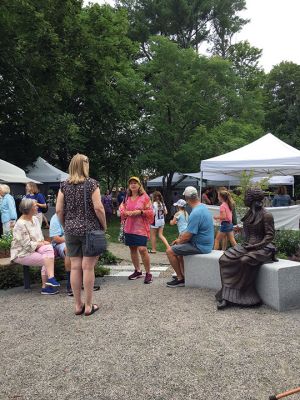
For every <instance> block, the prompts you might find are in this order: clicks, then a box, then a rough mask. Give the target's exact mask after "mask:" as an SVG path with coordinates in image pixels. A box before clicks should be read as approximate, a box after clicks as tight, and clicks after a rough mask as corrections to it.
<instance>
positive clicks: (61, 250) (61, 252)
mask: <svg viewBox="0 0 300 400" xmlns="http://www.w3.org/2000/svg"><path fill="white" fill-rule="evenodd" d="M52 246H53V249H54V255H55V257H59V258H65V256H66V254H65V248H66V243H58V244H55V245H52Z"/></svg>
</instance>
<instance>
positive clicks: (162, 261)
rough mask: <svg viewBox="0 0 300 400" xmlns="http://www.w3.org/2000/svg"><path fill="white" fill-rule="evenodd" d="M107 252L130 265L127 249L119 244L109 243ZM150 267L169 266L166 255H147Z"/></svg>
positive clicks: (159, 253)
mask: <svg viewBox="0 0 300 400" xmlns="http://www.w3.org/2000/svg"><path fill="white" fill-rule="evenodd" d="M108 250H109V251H111V252H112V253H113V254H114V255H115V256H116V257H118V258H120V259H122V260H124V261H126V262H130V263H131V258H130V252H129V248H128V247H127V246H125V245H124V244H121V243H109V247H108ZM149 255H150V260H151V264H152V265H170V263H169V260H168V257H167V256H166V253H161V252H157V253H156V254H149Z"/></svg>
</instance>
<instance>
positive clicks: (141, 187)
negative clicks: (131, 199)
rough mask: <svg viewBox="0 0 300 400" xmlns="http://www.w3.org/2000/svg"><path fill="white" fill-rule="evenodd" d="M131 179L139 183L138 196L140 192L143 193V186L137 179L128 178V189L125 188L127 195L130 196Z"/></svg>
mask: <svg viewBox="0 0 300 400" xmlns="http://www.w3.org/2000/svg"><path fill="white" fill-rule="evenodd" d="M131 181H136V182H137V184H138V185H139V189H138V195H139V196H141V195H142V194H144V193H145V189H144V188H143V185H142V184H141V183H140V182H139V181H137V180H136V179H130V180H129V182H128V189H127V195H128V196H132V191H131V189H130V182H131Z"/></svg>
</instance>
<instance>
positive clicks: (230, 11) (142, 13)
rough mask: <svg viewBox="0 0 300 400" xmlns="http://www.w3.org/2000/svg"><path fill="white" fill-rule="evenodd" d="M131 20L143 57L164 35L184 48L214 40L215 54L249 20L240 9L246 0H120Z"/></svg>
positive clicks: (132, 34)
mask: <svg viewBox="0 0 300 400" xmlns="http://www.w3.org/2000/svg"><path fill="white" fill-rule="evenodd" d="M117 7H119V8H125V9H126V11H127V12H128V17H129V20H130V23H131V25H130V31H129V34H130V37H131V38H132V39H133V40H135V41H138V42H139V43H141V50H142V54H143V56H144V57H146V58H147V59H150V58H151V54H150V53H149V46H148V41H149V38H150V37H151V36H153V35H161V36H165V37H167V38H169V39H170V40H172V41H174V42H176V43H177V44H178V45H179V46H180V47H182V48H185V49H186V48H189V47H192V48H194V49H195V50H198V48H199V45H200V44H201V43H202V42H204V41H207V40H209V41H212V43H213V49H214V50H213V51H214V53H215V54H219V55H220V54H221V55H223V53H224V51H225V50H227V47H228V46H227V47H226V49H225V50H224V51H221V52H220V49H221V48H222V49H223V47H224V46H225V42H226V43H227V42H228V43H229V39H230V40H231V37H232V35H233V34H234V33H236V32H238V31H239V30H240V29H241V28H242V26H243V25H244V24H245V23H247V22H248V21H247V20H244V19H242V18H240V17H238V16H237V15H236V14H237V12H239V11H241V10H243V9H244V8H245V0H164V1H160V0H118V1H117Z"/></svg>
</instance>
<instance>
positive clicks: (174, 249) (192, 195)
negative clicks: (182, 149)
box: [167, 186, 214, 287]
mask: <svg viewBox="0 0 300 400" xmlns="http://www.w3.org/2000/svg"><path fill="white" fill-rule="evenodd" d="M183 195H184V196H185V200H186V202H187V204H188V205H189V206H190V207H191V208H192V212H191V214H190V216H189V222H188V226H187V228H186V230H185V232H183V233H182V234H181V235H180V236H179V237H178V238H177V239H176V240H174V242H173V243H172V244H173V245H172V246H171V247H170V248H169V249H167V256H168V259H169V261H170V264H171V266H172V267H173V269H174V271H175V272H176V275H177V276H176V277H175V279H173V280H172V281H170V282H168V283H167V286H168V287H181V286H184V268H183V266H184V264H183V256H188V255H192V254H206V253H210V252H211V251H212V248H213V245H214V225H213V219H212V216H211V214H210V212H209V210H208V208H207V207H206V205H204V204H201V202H200V200H199V197H198V192H197V189H196V188H194V187H193V186H188V187H186V188H185V190H184V192H183ZM181 266H182V267H181Z"/></svg>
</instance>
